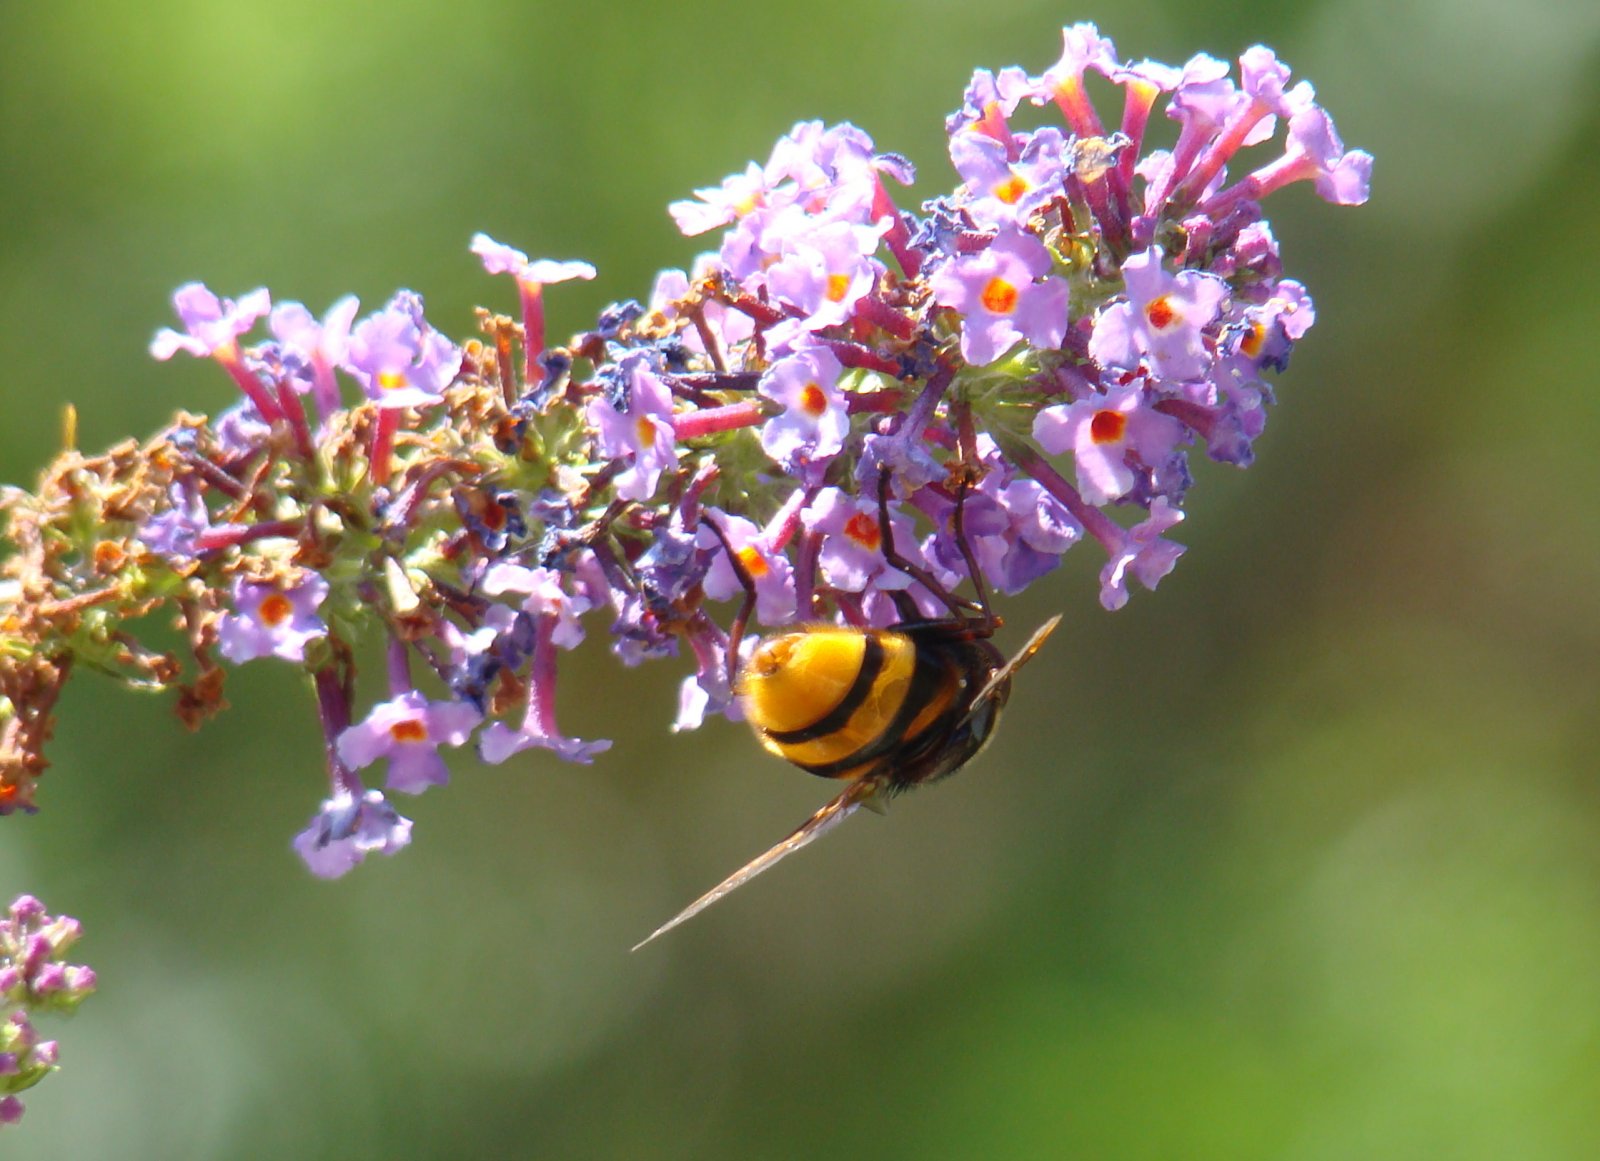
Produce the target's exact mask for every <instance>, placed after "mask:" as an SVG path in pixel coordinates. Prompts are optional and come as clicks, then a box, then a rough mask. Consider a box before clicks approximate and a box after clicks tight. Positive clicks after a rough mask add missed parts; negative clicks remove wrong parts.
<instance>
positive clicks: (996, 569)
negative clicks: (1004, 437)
mask: <svg viewBox="0 0 1600 1161" xmlns="http://www.w3.org/2000/svg"><path fill="white" fill-rule="evenodd" d="M985 445H988V446H987V447H986V446H985ZM978 448H979V452H980V454H981V456H982V458H983V461H984V463H985V464H987V465H989V467H990V470H989V472H988V473H987V474H986V475H985V476H984V477H983V479H982V481H981V482H980V483H979V484H978V487H977V488H976V489H975V490H974V491H972V492H969V493H968V494H967V498H966V500H965V502H964V503H963V506H962V512H961V524H962V529H963V531H964V532H965V533H966V538H967V543H968V545H969V546H970V547H971V549H972V555H973V559H974V560H975V562H976V563H977V566H978V569H979V571H980V572H981V573H982V574H983V577H984V579H985V580H987V581H988V582H989V584H990V585H991V586H992V587H994V588H996V589H998V590H999V591H1000V592H1003V593H1006V594H1008V595H1010V594H1016V593H1020V592H1022V591H1023V590H1024V589H1026V588H1027V587H1028V586H1029V585H1030V584H1032V583H1033V582H1034V581H1036V580H1038V579H1039V578H1040V577H1042V576H1044V575H1045V574H1046V573H1048V572H1050V571H1051V570H1053V569H1055V568H1056V567H1057V566H1059V565H1060V563H1061V557H1062V554H1063V553H1065V552H1066V551H1067V549H1069V548H1071V547H1072V546H1073V545H1074V544H1076V543H1077V542H1078V541H1079V540H1080V539H1082V537H1083V528H1082V527H1081V526H1080V525H1079V524H1078V522H1077V521H1076V520H1074V519H1073V518H1072V514H1071V513H1070V512H1068V511H1067V508H1066V506H1065V505H1064V504H1062V503H1061V501H1060V500H1058V499H1056V498H1055V497H1054V496H1052V495H1051V494H1050V493H1049V492H1047V491H1046V490H1045V489H1044V488H1043V487H1042V486H1041V485H1040V484H1038V483H1037V482H1036V481H1034V480H1030V479H1027V478H1025V477H1023V478H1016V479H1011V478H1009V477H1010V476H1011V472H1010V471H1009V470H1008V469H1007V468H1006V467H1005V464H1004V461H1003V460H1002V459H1001V458H1000V456H999V454H998V452H997V451H996V450H995V449H994V446H993V444H992V442H991V441H990V440H988V438H987V437H983V436H980V437H979V440H978ZM954 508H955V505H954V504H953V503H951V502H949V501H946V500H941V502H940V503H939V504H938V505H937V508H936V510H935V511H934V513H933V514H934V515H935V516H936V518H937V519H938V523H939V531H938V532H937V533H936V534H935V535H934V536H933V537H932V538H931V539H930V542H929V544H928V545H927V546H926V547H927V553H926V554H927V556H928V558H929V560H931V561H933V562H934V563H935V564H936V565H937V566H938V570H939V577H940V580H941V581H943V582H944V583H946V584H947V585H949V586H950V587H952V588H954V587H955V586H956V585H958V584H960V583H962V582H963V581H965V580H966V579H967V563H966V560H965V559H964V557H963V556H962V553H961V546H960V545H959V544H958V543H957V542H956V539H955V527H954V521H953V519H952V517H953V513H954Z"/></svg>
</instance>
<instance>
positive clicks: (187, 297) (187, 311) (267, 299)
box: [150, 282, 272, 360]
mask: <svg viewBox="0 0 1600 1161" xmlns="http://www.w3.org/2000/svg"><path fill="white" fill-rule="evenodd" d="M172 305H173V307H174V308H175V309H176V310H177V312H178V318H179V319H180V320H181V321H182V323H183V328H184V330H185V331H186V332H187V333H186V334H179V333H178V332H177V331H175V330H172V329H171V328H170V327H163V328H162V329H161V330H159V331H157V332H156V337H155V338H154V339H152V340H151V341H150V353H151V354H152V355H153V356H155V357H156V358H157V359H162V360H165V359H170V358H172V356H173V355H175V354H177V353H178V352H179V351H188V352H189V354H191V355H194V356H196V357H198V358H202V359H205V358H219V359H221V358H224V357H225V356H231V357H232V358H234V359H237V358H238V352H239V336H240V335H242V334H244V333H245V332H246V331H248V330H249V329H250V328H251V327H253V326H255V325H256V320H257V319H259V318H260V317H261V316H262V315H264V314H266V313H267V312H268V311H269V310H271V309H272V295H271V294H269V293H268V292H267V288H266V287H264V286H263V287H261V288H259V289H257V290H252V291H251V292H250V293H249V294H247V295H245V296H244V297H243V298H241V299H239V301H238V302H235V301H234V300H233V299H231V298H218V297H217V296H216V295H215V294H213V293H211V291H210V290H208V289H207V288H206V285H205V284H204V283H203V282H187V283H184V285H182V286H180V287H178V289H177V290H176V291H175V292H174V293H173V295H172Z"/></svg>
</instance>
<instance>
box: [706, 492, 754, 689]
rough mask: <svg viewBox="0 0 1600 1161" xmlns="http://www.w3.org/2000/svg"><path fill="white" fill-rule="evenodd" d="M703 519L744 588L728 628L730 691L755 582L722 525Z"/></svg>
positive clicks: (750, 612)
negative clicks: (737, 608) (741, 598)
mask: <svg viewBox="0 0 1600 1161" xmlns="http://www.w3.org/2000/svg"><path fill="white" fill-rule="evenodd" d="M704 519H705V522H706V526H707V527H708V528H710V529H711V532H712V534H713V535H714V536H715V537H716V538H717V540H718V541H719V542H721V544H722V551H723V552H726V553H727V554H728V564H729V565H730V566H732V568H733V575H734V576H736V577H738V578H739V584H740V585H741V586H742V587H743V588H744V600H743V601H742V602H741V603H740V605H739V611H738V612H737V613H735V614H734V618H733V624H732V625H730V626H728V688H729V689H732V688H733V682H734V677H735V676H737V674H738V672H739V645H740V643H741V642H742V641H743V640H744V630H745V626H746V625H748V624H749V623H750V615H751V614H752V613H754V612H755V608H756V582H755V578H753V577H752V576H751V575H750V570H749V569H747V568H746V567H745V566H744V561H742V560H740V559H739V554H738V553H737V552H735V551H734V550H733V543H732V542H731V541H730V540H729V539H728V534H727V533H726V532H724V531H723V529H722V525H720V524H718V523H717V522H716V521H715V520H714V519H712V518H711V517H710V516H709V515H707V516H706V517H705V518H704Z"/></svg>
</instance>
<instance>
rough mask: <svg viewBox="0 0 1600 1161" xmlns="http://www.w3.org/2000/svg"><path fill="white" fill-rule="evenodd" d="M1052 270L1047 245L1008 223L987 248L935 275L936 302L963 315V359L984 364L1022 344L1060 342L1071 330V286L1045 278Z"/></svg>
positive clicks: (1053, 345) (946, 267) (1043, 344)
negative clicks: (1068, 290)
mask: <svg viewBox="0 0 1600 1161" xmlns="http://www.w3.org/2000/svg"><path fill="white" fill-rule="evenodd" d="M1049 273H1050V252H1049V251H1048V250H1046V249H1045V247H1044V243H1043V242H1041V241H1039V239H1037V238H1035V237H1034V236H1033V235H1032V234H1025V233H1023V232H1021V231H1020V230H1017V229H1014V228H1011V227H1006V228H1004V229H1002V230H1001V231H1000V233H999V234H998V235H997V236H996V238H995V240H994V241H993V242H991V243H990V244H989V246H988V247H987V248H986V249H984V250H980V251H979V252H978V253H976V254H970V255H962V256H960V257H958V258H956V259H955V260H954V261H952V262H950V263H949V264H948V265H946V266H945V267H944V268H943V269H942V270H940V271H939V272H938V273H937V274H935V275H934V276H933V278H932V280H931V283H930V288H931V289H932V291H933V297H934V301H936V302H938V303H940V304H941V305H943V306H949V307H954V308H955V309H956V310H958V311H960V312H961V313H962V315H963V316H964V318H963V319H962V323H961V356H962V358H964V359H966V360H967V361H968V362H969V363H972V364H973V365H974V366H982V365H985V364H988V363H992V362H994V361H995V360H996V359H998V358H999V357H1000V356H1001V355H1003V354H1005V353H1006V352H1007V351H1009V350H1010V349H1011V348H1012V347H1013V346H1014V345H1015V344H1016V343H1018V342H1022V341H1027V342H1030V343H1033V344H1035V345H1037V346H1041V347H1057V346H1060V345H1061V339H1062V336H1063V335H1065V333H1066V329H1067V284H1066V283H1065V282H1064V281H1062V280H1061V279H1059V278H1054V277H1046V275H1048V274H1049ZM1035 279H1043V281H1035Z"/></svg>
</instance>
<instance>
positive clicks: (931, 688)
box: [790, 648, 954, 778]
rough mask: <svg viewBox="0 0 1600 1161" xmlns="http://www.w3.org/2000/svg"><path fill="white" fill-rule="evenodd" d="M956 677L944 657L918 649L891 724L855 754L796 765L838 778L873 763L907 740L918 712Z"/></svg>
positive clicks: (811, 772)
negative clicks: (909, 679) (907, 734)
mask: <svg viewBox="0 0 1600 1161" xmlns="http://www.w3.org/2000/svg"><path fill="white" fill-rule="evenodd" d="M953 677H954V674H953V673H952V671H951V668H950V666H949V665H947V664H946V663H945V661H944V659H943V658H942V657H937V656H935V657H928V656H925V655H924V653H923V651H922V649H921V648H918V650H917V656H916V660H915V662H914V663H913V665H912V669H911V681H910V683H909V684H908V685H907V687H906V695H905V697H904V698H903V699H902V700H901V702H900V708H899V709H897V710H895V712H894V717H892V718H890V719H889V723H888V725H886V726H884V728H883V731H882V732H881V733H880V734H879V735H878V736H877V737H876V738H874V739H872V741H870V742H868V743H867V744H866V745H865V746H862V747H861V748H859V749H858V750H856V751H855V752H854V753H852V754H846V755H845V756H844V757H843V758H840V759H838V760H836V761H833V762H818V763H815V764H812V763H806V762H795V763H794V764H795V765H796V766H798V767H800V769H802V770H804V771H805V772H806V773H808V774H815V775H817V776H818V777H821V778H837V777H838V776H839V775H841V774H843V773H845V772H847V771H849V770H851V769H853V768H855V767H857V766H863V765H866V764H867V763H869V762H874V761H876V760H877V759H879V758H882V757H883V756H884V755H886V754H888V753H890V752H891V751H893V750H897V749H899V748H900V747H901V746H902V745H904V744H905V742H906V731H907V730H908V729H910V728H911V723H912V722H914V721H916V720H917V715H918V714H920V713H921V712H922V711H923V710H924V709H926V708H927V707H928V705H929V703H930V702H932V701H933V699H934V698H935V697H937V696H938V695H939V693H940V691H941V689H942V687H943V686H944V684H945V682H946V681H947V680H949V679H951V678H953ZM830 716H831V715H830ZM923 732H924V733H925V732H926V731H923ZM790 761H793V759H790Z"/></svg>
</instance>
